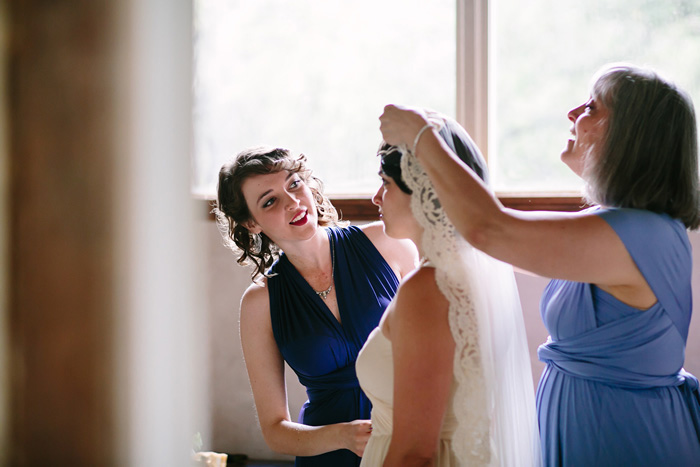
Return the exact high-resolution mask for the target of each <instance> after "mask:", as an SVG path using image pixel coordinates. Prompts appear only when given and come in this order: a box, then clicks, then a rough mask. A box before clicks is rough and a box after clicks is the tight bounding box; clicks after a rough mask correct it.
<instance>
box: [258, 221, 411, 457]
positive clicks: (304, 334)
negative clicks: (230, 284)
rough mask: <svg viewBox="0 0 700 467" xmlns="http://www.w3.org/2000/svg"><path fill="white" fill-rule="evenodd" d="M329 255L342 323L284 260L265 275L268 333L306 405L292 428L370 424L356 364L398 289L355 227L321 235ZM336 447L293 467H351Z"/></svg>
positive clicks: (349, 453) (346, 453)
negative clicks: (302, 391) (364, 421)
mask: <svg viewBox="0 0 700 467" xmlns="http://www.w3.org/2000/svg"><path fill="white" fill-rule="evenodd" d="M327 232H328V236H329V239H330V240H331V242H330V243H331V248H333V249H334V251H333V253H334V255H335V271H334V281H335V286H334V287H335V290H336V297H337V300H338V308H339V310H340V318H341V321H342V324H341V323H340V322H338V320H337V319H336V318H335V316H333V313H331V311H330V310H329V309H328V307H327V306H326V304H325V302H324V301H323V300H322V299H321V298H320V297H319V296H318V295H316V293H315V292H314V291H313V289H312V288H311V286H310V285H309V284H308V283H307V282H306V280H304V278H303V277H302V276H301V274H299V272H298V271H297V270H296V269H295V268H294V266H293V265H292V264H291V263H290V262H289V260H288V259H287V257H286V256H285V255H284V254H281V255H280V257H279V259H278V260H277V261H276V262H275V263H274V264H273V265H272V267H271V268H270V270H269V273H270V274H273V276H272V277H270V278H269V279H268V281H267V284H268V288H269V295H270V315H271V319H272V332H273V334H274V337H275V341H276V342H277V346H278V347H279V349H280V352H281V354H282V356H283V358H284V360H285V361H286V362H287V364H288V365H289V366H290V367H291V368H292V370H294V372H295V373H296V374H297V376H298V378H299V382H300V383H301V384H302V385H304V386H305V387H306V394H307V396H308V398H309V400H308V401H307V402H306V403H305V404H304V405H303V407H302V409H301V411H300V413H299V423H303V424H305V425H311V426H320V425H328V424H333V423H340V422H349V421H352V420H356V419H369V418H370V411H371V405H370V402H369V400H368V399H367V397H366V396H365V395H364V393H363V392H362V390H361V389H360V386H359V383H358V381H357V376H356V374H355V360H356V358H357V354H358V353H359V351H360V349H361V348H362V345H363V344H364V343H365V341H366V340H367V336H368V335H369V333H370V332H371V331H372V329H374V328H375V327H376V326H377V323H378V322H379V319H380V318H381V316H382V314H383V313H384V309H385V308H386V307H387V305H388V304H389V302H390V301H391V299H392V298H393V296H394V294H395V293H396V289H397V288H398V285H399V280H398V278H397V277H396V275H395V274H394V272H393V270H392V269H391V267H390V266H389V265H388V264H387V263H386V261H385V260H384V258H383V257H382V256H381V254H380V253H379V251H377V249H376V248H375V247H374V245H373V244H372V242H371V241H370V240H369V239H368V238H367V236H366V235H365V234H364V232H362V230H360V229H359V228H358V227H356V226H350V227H347V228H336V227H331V228H328V229H327ZM359 464H360V458H359V457H358V456H356V455H355V454H354V453H353V452H352V451H349V450H347V449H341V450H337V451H333V452H329V453H326V454H322V455H319V456H313V457H297V458H296V464H295V465H297V466H303V467H307V466H324V467H325V466H332V467H345V466H357V465H359Z"/></svg>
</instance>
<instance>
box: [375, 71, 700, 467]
mask: <svg viewBox="0 0 700 467" xmlns="http://www.w3.org/2000/svg"><path fill="white" fill-rule="evenodd" d="M568 117H569V120H570V121H571V122H572V127H571V134H572V137H571V139H569V141H568V143H567V146H566V148H565V149H564V151H563V152H562V154H561V159H562V161H563V162H564V163H566V164H567V165H568V166H569V167H570V168H571V169H572V170H573V171H574V172H575V173H576V174H578V175H579V176H581V177H582V178H583V180H584V181H585V182H586V185H587V187H586V197H587V199H588V201H589V202H590V204H592V205H594V207H593V208H591V209H588V210H586V211H584V212H581V213H543V212H528V213H526V212H519V211H513V210H509V209H505V208H503V207H502V206H501V205H500V203H499V202H498V201H497V200H496V199H495V198H494V197H492V196H491V195H489V194H488V192H487V191H485V190H484V189H483V188H482V186H481V184H480V183H479V181H478V180H477V179H476V178H475V177H474V176H473V174H472V172H471V171H470V170H469V169H468V168H466V167H464V166H463V165H462V164H460V163H459V162H458V161H457V160H456V159H455V157H454V155H453V154H452V153H451V151H450V150H449V149H448V148H446V147H445V146H444V145H443V144H441V143H440V140H439V138H437V137H436V136H435V135H434V134H433V132H432V131H424V132H423V133H422V136H421V135H420V133H419V132H420V130H421V129H422V128H423V127H424V125H425V124H426V121H425V118H424V117H423V115H422V114H421V113H420V112H419V111H415V110H412V109H405V108H397V107H394V106H388V107H387V108H386V109H385V112H384V115H383V116H382V117H381V122H382V127H381V129H382V133H383V135H384V139H385V140H386V141H387V142H389V143H391V144H404V145H408V146H410V145H413V148H414V152H415V153H416V156H417V157H418V159H419V160H420V161H421V164H422V165H423V167H424V169H425V170H426V172H427V173H428V175H429V177H430V178H431V180H432V181H433V183H434V185H435V188H436V191H437V193H438V196H439V198H440V201H441V203H442V204H443V207H444V208H445V211H446V212H447V214H448V216H449V217H450V219H451V220H452V221H453V222H454V224H455V226H456V227H457V229H458V230H459V231H460V232H461V233H462V235H464V237H465V238H466V239H467V240H468V241H469V242H470V243H471V244H472V245H474V246H475V247H477V248H479V249H481V250H483V251H485V252H486V253H488V254H489V255H491V256H494V257H496V258H498V259H500V260H503V261H506V262H509V263H511V264H513V265H515V266H517V267H519V268H521V269H524V270H528V271H531V272H533V273H536V274H539V275H541V276H545V277H550V278H552V279H553V280H552V282H551V283H550V284H549V285H548V286H547V288H546V289H545V292H544V295H543V297H542V303H541V315H542V319H543V321H544V323H545V325H546V327H547V329H548V330H549V333H550V337H549V339H548V341H547V342H546V343H545V344H543V345H542V346H540V348H539V352H538V353H539V358H540V359H541V360H542V361H544V362H545V363H547V366H546V369H545V371H544V373H543V375H542V377H541V379H540V384H539V387H538V391H537V411H538V418H539V425H540V435H541V440H542V455H543V463H544V464H545V465H550V466H558V465H566V466H592V465H595V466H605V465H610V466H612V465H635V466H636V465H649V466H656V465H700V439H699V434H700V402H699V396H698V381H697V379H696V378H695V377H694V376H693V375H690V374H689V373H687V372H685V371H684V370H683V368H682V367H683V360H684V352H685V345H686V340H687V337H688V326H689V323H690V317H691V311H692V303H691V301H692V298H691V271H692V257H691V250H690V243H689V241H688V234H687V230H689V229H691V230H692V229H697V228H698V225H699V224H700V213H699V209H698V205H699V202H698V201H699V199H698V161H697V134H696V133H697V130H696V123H695V112H694V109H693V104H692V101H691V99H690V98H689V97H688V96H687V94H686V93H685V92H683V91H682V90H680V89H679V88H677V87H676V86H675V85H674V84H672V83H670V82H669V81H667V80H665V79H663V78H661V77H660V76H658V75H657V74H656V73H654V72H653V71H651V70H646V69H641V68H638V67H635V66H632V65H627V64H615V65H610V66H607V67H604V68H603V69H602V70H601V71H600V72H599V73H598V74H597V76H596V77H595V79H594V84H593V86H592V89H591V98H590V99H589V100H588V101H587V102H586V103H585V104H583V105H581V106H580V107H577V108H575V109H573V110H571V111H570V112H569V114H568ZM417 135H418V136H417Z"/></svg>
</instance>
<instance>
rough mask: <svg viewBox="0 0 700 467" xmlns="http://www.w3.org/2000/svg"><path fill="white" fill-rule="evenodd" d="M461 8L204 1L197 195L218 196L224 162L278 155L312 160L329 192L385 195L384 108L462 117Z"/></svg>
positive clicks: (200, 6)
mask: <svg viewBox="0 0 700 467" xmlns="http://www.w3.org/2000/svg"><path fill="white" fill-rule="evenodd" d="M455 8H456V7H455V0H434V1H432V2H430V6H429V8H427V7H426V4H425V3H424V2H421V1H417V0H413V1H405V0H355V1H353V2H347V1H343V0H324V1H317V0H294V1H293V2H290V1H287V0H238V1H236V0H195V37H194V48H195V88H194V91H195V105H194V122H195V155H196V158H195V160H196V164H195V169H194V173H195V176H194V190H195V191H196V192H200V193H202V192H203V193H213V191H214V187H215V183H216V174H217V172H218V169H219V167H221V164H222V163H223V162H225V161H226V160H228V159H229V158H231V157H232V156H233V155H235V154H236V153H237V152H239V151H240V150H242V149H244V148H246V147H248V146H255V145H260V144H268V145H270V144H271V145H278V146H283V147H287V148H290V149H292V150H293V151H298V152H303V153H304V154H306V156H307V157H308V158H309V165H310V166H311V167H312V168H313V170H314V172H315V173H316V174H317V175H318V176H320V177H321V179H322V180H324V182H325V184H326V190H327V191H328V192H331V193H335V194H358V193H359V194H363V193H364V194H368V193H372V192H374V190H376V189H377V187H378V186H379V178H378V176H377V171H378V169H379V166H378V160H377V158H376V157H374V156H375V154H376V152H377V148H378V147H379V142H380V140H381V134H380V132H379V121H378V117H379V115H380V113H381V112H382V109H383V107H384V105H386V104H388V103H392V102H401V103H411V104H413V105H420V106H426V107H431V108H435V109H439V110H441V111H442V112H445V113H447V114H448V115H452V116H454V115H455V106H456V97H455V81H456V74H455V66H456V65H455V59H454V58H455V53H456V52H455V48H456V44H455V40H454V37H455ZM428 11H429V13H430V14H426V13H427V12H428ZM418 19H420V21H417V20H418ZM375 212H376V210H375Z"/></svg>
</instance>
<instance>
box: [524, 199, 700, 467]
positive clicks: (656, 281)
mask: <svg viewBox="0 0 700 467" xmlns="http://www.w3.org/2000/svg"><path fill="white" fill-rule="evenodd" d="M597 214H598V215H599V216H600V217H601V218H603V219H604V220H605V221H606V222H607V223H608V224H609V225H610V226H611V227H612V228H613V230H614V231H615V232H616V234H617V235H618V236H619V238H620V239H621V240H622V242H623V243H624V245H625V247H626V248H627V251H628V252H629V254H630V256H631V257H632V260H633V261H634V262H635V264H636V265H637V267H638V268H639V271H640V272H641V274H642V275H643V276H644V278H645V279H646V281H647V283H648V284H649V286H650V287H651V289H652V291H653V292H654V295H655V296H656V298H657V300H658V301H657V303H656V304H654V305H653V306H651V307H650V308H649V309H646V310H639V309H636V308H633V307H631V306H629V305H627V304H625V303H623V302H621V301H619V300H617V299H616V298H615V297H613V296H612V295H610V294H609V293H607V292H605V291H603V290H601V289H600V288H598V287H596V286H595V285H593V284H586V283H579V282H570V281H563V280H553V281H551V282H550V283H549V285H548V286H547V288H546V289H545V291H544V294H543V297H542V302H541V308H540V312H541V315H542V319H543V321H544V323H545V326H546V327H547V330H548V331H549V333H550V337H549V339H548V341H547V342H546V343H545V344H543V345H542V346H540V348H539V350H538V355H539V358H540V360H541V361H543V362H545V363H546V364H547V366H546V368H545V370H544V372H543V374H542V377H541V379H540V383H539V387H538V389H537V395H536V397H537V411H538V419H539V426H540V436H541V442H542V455H543V459H544V464H545V465H547V466H592V465H595V466H620V465H634V466H658V465H700V440H699V434H700V402H699V401H700V399H699V397H698V381H697V379H696V378H695V377H694V376H693V375H691V374H689V373H687V372H685V371H684V370H683V362H684V358H685V345H686V340H687V337H688V327H689V325H690V317H691V310H692V294H691V271H692V257H691V247H690V243H689V240H688V235H687V232H686V229H685V227H684V225H683V224H682V223H681V222H680V221H678V220H675V219H672V218H670V217H669V216H667V215H664V214H655V213H652V212H649V211H643V210H636V209H602V210H599V211H597Z"/></svg>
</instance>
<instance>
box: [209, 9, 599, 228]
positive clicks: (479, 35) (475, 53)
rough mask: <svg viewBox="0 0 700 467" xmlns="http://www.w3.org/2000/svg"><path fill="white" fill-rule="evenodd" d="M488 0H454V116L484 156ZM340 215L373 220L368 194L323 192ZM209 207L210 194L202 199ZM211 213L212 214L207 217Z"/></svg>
mask: <svg viewBox="0 0 700 467" xmlns="http://www.w3.org/2000/svg"><path fill="white" fill-rule="evenodd" d="M489 3H490V2H489V0H456V7H457V12H456V21H457V24H456V31H457V34H456V38H455V40H456V41H457V44H456V45H457V47H456V50H457V53H456V55H457V56H456V61H457V63H456V70H457V79H456V81H457V84H456V86H457V89H456V96H457V105H456V109H457V115H456V119H457V121H458V122H459V123H460V124H461V125H462V126H464V128H465V129H466V130H467V131H468V132H469V134H470V135H471V137H472V139H473V140H474V142H475V143H476V144H477V146H478V147H479V149H480V150H481V152H482V154H483V155H484V158H486V161H487V162H488V159H489V126H490V125H492V124H493V122H492V121H491V116H490V114H489V97H490V95H489V72H490V69H489V26H490V15H489ZM328 195H329V198H330V200H331V202H332V203H333V205H334V206H335V207H336V208H337V209H338V210H339V211H340V213H341V215H342V218H343V219H345V220H349V221H367V220H377V219H378V214H377V207H376V206H374V205H373V204H372V195H371V194H369V195H368V194H357V195H348V194H343V195H340V194H333V193H328ZM497 196H498V198H499V200H500V201H501V203H502V204H503V205H504V206H505V207H507V208H512V209H518V210H523V211H568V212H574V211H580V210H581V209H583V208H584V207H586V204H585V202H584V200H583V198H582V196H581V194H580V193H571V192H526V193H510V192H503V193H500V192H499V193H497ZM207 209H208V210H211V199H207ZM212 218H213V217H212Z"/></svg>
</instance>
